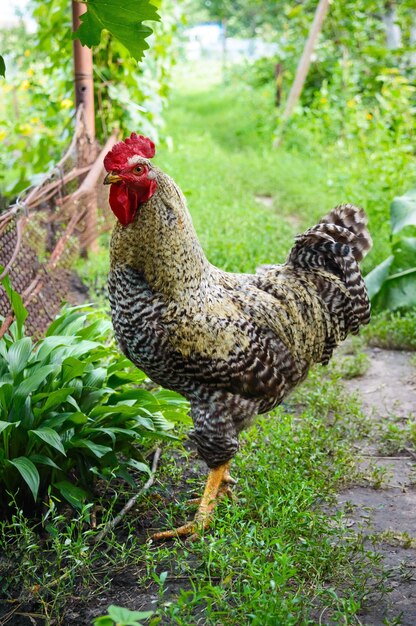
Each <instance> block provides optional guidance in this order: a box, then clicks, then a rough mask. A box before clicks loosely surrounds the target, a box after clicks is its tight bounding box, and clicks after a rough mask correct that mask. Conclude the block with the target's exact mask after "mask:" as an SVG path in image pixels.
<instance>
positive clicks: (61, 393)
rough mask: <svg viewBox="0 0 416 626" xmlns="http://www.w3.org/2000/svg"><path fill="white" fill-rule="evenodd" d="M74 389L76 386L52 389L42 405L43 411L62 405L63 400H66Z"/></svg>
mask: <svg viewBox="0 0 416 626" xmlns="http://www.w3.org/2000/svg"><path fill="white" fill-rule="evenodd" d="M74 389H75V387H65V388H64V389H57V390H56V391H52V393H50V394H49V395H48V399H47V400H46V402H45V404H44V405H43V407H42V413H46V412H47V411H49V410H50V409H52V408H55V407H56V406H59V405H61V404H62V403H63V402H65V400H66V399H67V398H68V396H70V395H71V393H72V392H73V391H74ZM33 400H34V398H33Z"/></svg>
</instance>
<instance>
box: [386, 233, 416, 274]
mask: <svg viewBox="0 0 416 626" xmlns="http://www.w3.org/2000/svg"><path fill="white" fill-rule="evenodd" d="M393 255H394V262H393V265H392V266H391V271H390V274H396V273H397V272H403V271H405V270H409V269H413V268H416V237H401V238H400V239H399V240H398V241H396V243H395V244H394V245H393Z"/></svg>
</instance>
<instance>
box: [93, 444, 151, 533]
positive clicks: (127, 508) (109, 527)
mask: <svg viewBox="0 0 416 626" xmlns="http://www.w3.org/2000/svg"><path fill="white" fill-rule="evenodd" d="M160 454H161V449H160V448H156V450H155V455H154V457H153V462H152V469H151V470H150V478H149V480H148V481H147V482H146V483H145V484H144V485H143V487H142V488H141V489H140V491H138V492H137V493H136V494H135V495H134V496H133V497H132V498H130V500H129V501H128V502H127V504H125V505H124V507H123V508H122V509H121V511H120V513H119V514H118V515H116V517H115V518H114V519H113V520H111V522H109V523H108V524H106V525H105V526H104V528H103V530H102V531H101V532H99V533H98V535H97V536H96V538H95V540H94V543H98V542H99V541H101V539H102V538H103V537H105V535H107V534H108V533H109V532H110V530H113V529H114V528H115V527H116V526H117V524H118V523H119V522H120V520H122V519H123V517H124V516H125V515H126V513H128V512H129V511H130V509H131V508H132V506H133V505H134V504H135V502H137V500H138V499H139V498H140V496H142V495H143V494H144V493H145V492H146V491H148V490H149V489H150V487H151V486H152V485H153V483H154V480H155V476H156V470H157V464H158V463H159V459H160Z"/></svg>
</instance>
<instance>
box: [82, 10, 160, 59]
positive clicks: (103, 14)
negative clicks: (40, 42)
mask: <svg viewBox="0 0 416 626" xmlns="http://www.w3.org/2000/svg"><path fill="white" fill-rule="evenodd" d="M86 4H87V12H86V13H84V14H83V15H81V18H80V19H81V26H80V27H79V28H78V30H77V31H76V32H75V33H74V34H73V38H74V39H79V40H80V41H81V43H82V45H83V46H88V47H89V48H91V46H97V45H98V44H99V43H100V39H101V31H102V30H103V28H105V29H107V30H108V31H110V33H111V34H112V35H113V37H115V38H116V39H118V41H119V42H120V43H121V44H123V46H125V47H126V48H127V50H128V51H129V52H130V54H131V56H132V57H134V58H135V59H136V61H140V59H141V58H142V56H143V54H144V51H145V50H146V49H147V48H148V47H149V44H148V43H147V42H146V41H145V40H146V37H148V36H149V35H151V34H152V32H153V31H152V29H151V28H150V27H149V26H145V25H144V24H143V21H144V20H154V21H160V16H159V14H158V12H157V10H156V7H155V6H154V5H153V4H152V3H151V2H150V0H125V1H122V0H118V1H117V0H89V1H88V2H87V3H86Z"/></svg>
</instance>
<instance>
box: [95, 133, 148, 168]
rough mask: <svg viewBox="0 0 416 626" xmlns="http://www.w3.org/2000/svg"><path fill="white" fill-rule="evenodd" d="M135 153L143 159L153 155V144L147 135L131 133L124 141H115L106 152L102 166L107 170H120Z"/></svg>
mask: <svg viewBox="0 0 416 626" xmlns="http://www.w3.org/2000/svg"><path fill="white" fill-rule="evenodd" d="M136 155H138V156H142V157H144V158H145V159H151V158H153V157H154V156H155V144H154V143H153V141H152V140H151V139H149V137H144V136H143V135H136V133H132V134H131V135H130V137H127V138H126V139H125V140H124V141H120V142H119V143H116V145H115V146H114V148H113V149H112V150H110V152H109V153H108V154H106V156H105V158H104V167H105V169H106V170H107V172H112V171H114V170H116V171H117V170H121V169H123V168H124V167H126V166H127V161H128V160H129V159H130V158H131V157H133V156H136Z"/></svg>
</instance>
